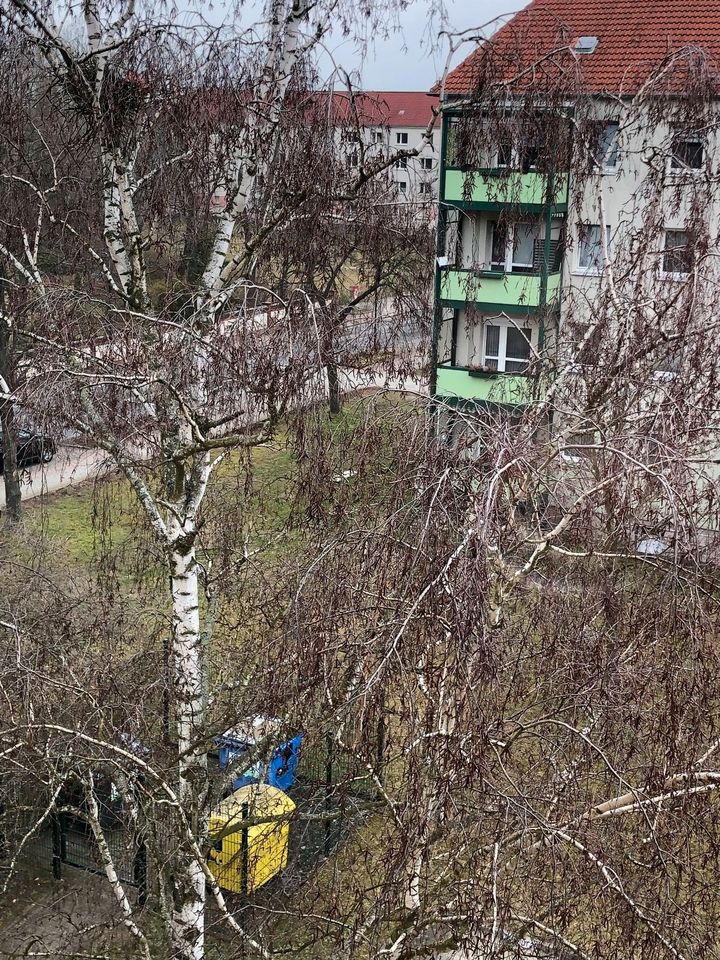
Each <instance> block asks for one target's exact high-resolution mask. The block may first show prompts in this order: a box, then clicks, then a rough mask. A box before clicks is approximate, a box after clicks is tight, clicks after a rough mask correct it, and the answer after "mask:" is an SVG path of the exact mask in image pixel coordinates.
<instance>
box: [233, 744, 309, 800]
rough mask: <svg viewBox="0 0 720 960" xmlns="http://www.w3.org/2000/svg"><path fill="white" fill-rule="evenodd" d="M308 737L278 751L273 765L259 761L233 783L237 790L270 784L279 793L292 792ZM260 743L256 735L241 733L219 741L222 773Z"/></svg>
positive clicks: (239, 774)
mask: <svg viewBox="0 0 720 960" xmlns="http://www.w3.org/2000/svg"><path fill="white" fill-rule="evenodd" d="M304 736H305V734H304V733H299V734H298V735H297V736H296V737H293V738H292V740H288V741H287V742H286V743H282V744H280V746H278V747H275V749H274V750H273V752H272V754H271V755H270V759H269V761H263V760H255V762H254V763H253V764H252V765H251V766H249V767H248V768H247V769H246V770H242V767H241V766H239V770H240V771H241V772H239V773H238V775H237V776H236V777H235V779H234V780H233V790H239V789H240V787H245V786H247V785H248V784H251V783H267V784H269V785H270V786H271V787H277V789H278V790H289V789H290V787H292V786H293V784H294V783H295V780H296V777H297V766H298V759H299V755H300V746H301V744H302V742H303V738H304ZM256 743H257V740H256V739H255V737H253V735H252V733H250V732H247V733H246V732H245V731H238V730H227V731H226V732H225V733H224V734H223V735H222V736H220V737H216V738H215V744H216V746H217V748H218V760H219V764H220V769H221V770H225V769H226V767H228V766H229V765H230V764H232V763H236V762H237V761H239V760H241V758H242V756H243V754H245V753H248V752H249V751H250V750H251V749H252V748H253V747H254V746H255V744H256Z"/></svg>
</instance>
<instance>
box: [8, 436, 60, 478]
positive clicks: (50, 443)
mask: <svg viewBox="0 0 720 960" xmlns="http://www.w3.org/2000/svg"><path fill="white" fill-rule="evenodd" d="M2 444H3V434H2V429H0V473H2V470H3V446H2ZM56 450H57V447H56V445H55V441H54V440H53V439H51V438H50V437H46V436H44V435H43V434H41V433H33V432H32V431H31V430H18V432H17V458H18V465H19V466H21V467H27V466H29V465H30V464H31V463H50V461H51V460H52V458H53V457H54V456H55V452H56Z"/></svg>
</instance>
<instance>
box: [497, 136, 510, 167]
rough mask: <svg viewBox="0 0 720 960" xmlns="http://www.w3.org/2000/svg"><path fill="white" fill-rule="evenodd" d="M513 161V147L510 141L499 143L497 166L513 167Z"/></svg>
mask: <svg viewBox="0 0 720 960" xmlns="http://www.w3.org/2000/svg"><path fill="white" fill-rule="evenodd" d="M512 162H513V148H512V144H511V143H510V141H509V140H508V141H505V142H503V143H499V144H498V151H497V166H498V167H501V168H503V169H504V168H506V167H511V166H512Z"/></svg>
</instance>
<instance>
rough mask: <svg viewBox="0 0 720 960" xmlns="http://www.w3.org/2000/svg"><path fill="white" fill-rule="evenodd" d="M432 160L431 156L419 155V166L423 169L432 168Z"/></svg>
mask: <svg viewBox="0 0 720 960" xmlns="http://www.w3.org/2000/svg"><path fill="white" fill-rule="evenodd" d="M434 162H435V161H434V160H433V158H432V157H420V166H421V168H422V169H423V170H432V168H433V163H434Z"/></svg>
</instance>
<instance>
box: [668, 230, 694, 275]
mask: <svg viewBox="0 0 720 960" xmlns="http://www.w3.org/2000/svg"><path fill="white" fill-rule="evenodd" d="M671 233H675V234H677V233H682V234H684V235H685V249H686V251H687V253H689V254H690V255H691V256H692V249H691V247H690V234H689V233H688V231H687V230H686V229H684V228H682V227H665V229H664V230H663V247H662V252H661V257H662V260H661V268H660V272H661V274H662V276H663V277H664V278H665V279H667V280H687V278H688V277H689V276H690V274H691V273H692V271H693V266H694V264H692V263H691V264H690V269H689V270H688V271H687V272H681V271H678V270H666V269H665V257H666V256H667V254H668V253H669V252H670V251H671V250H673V249H677V247H675V248H673V247H670V248H668V245H667V241H668V236H669V234H671Z"/></svg>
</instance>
